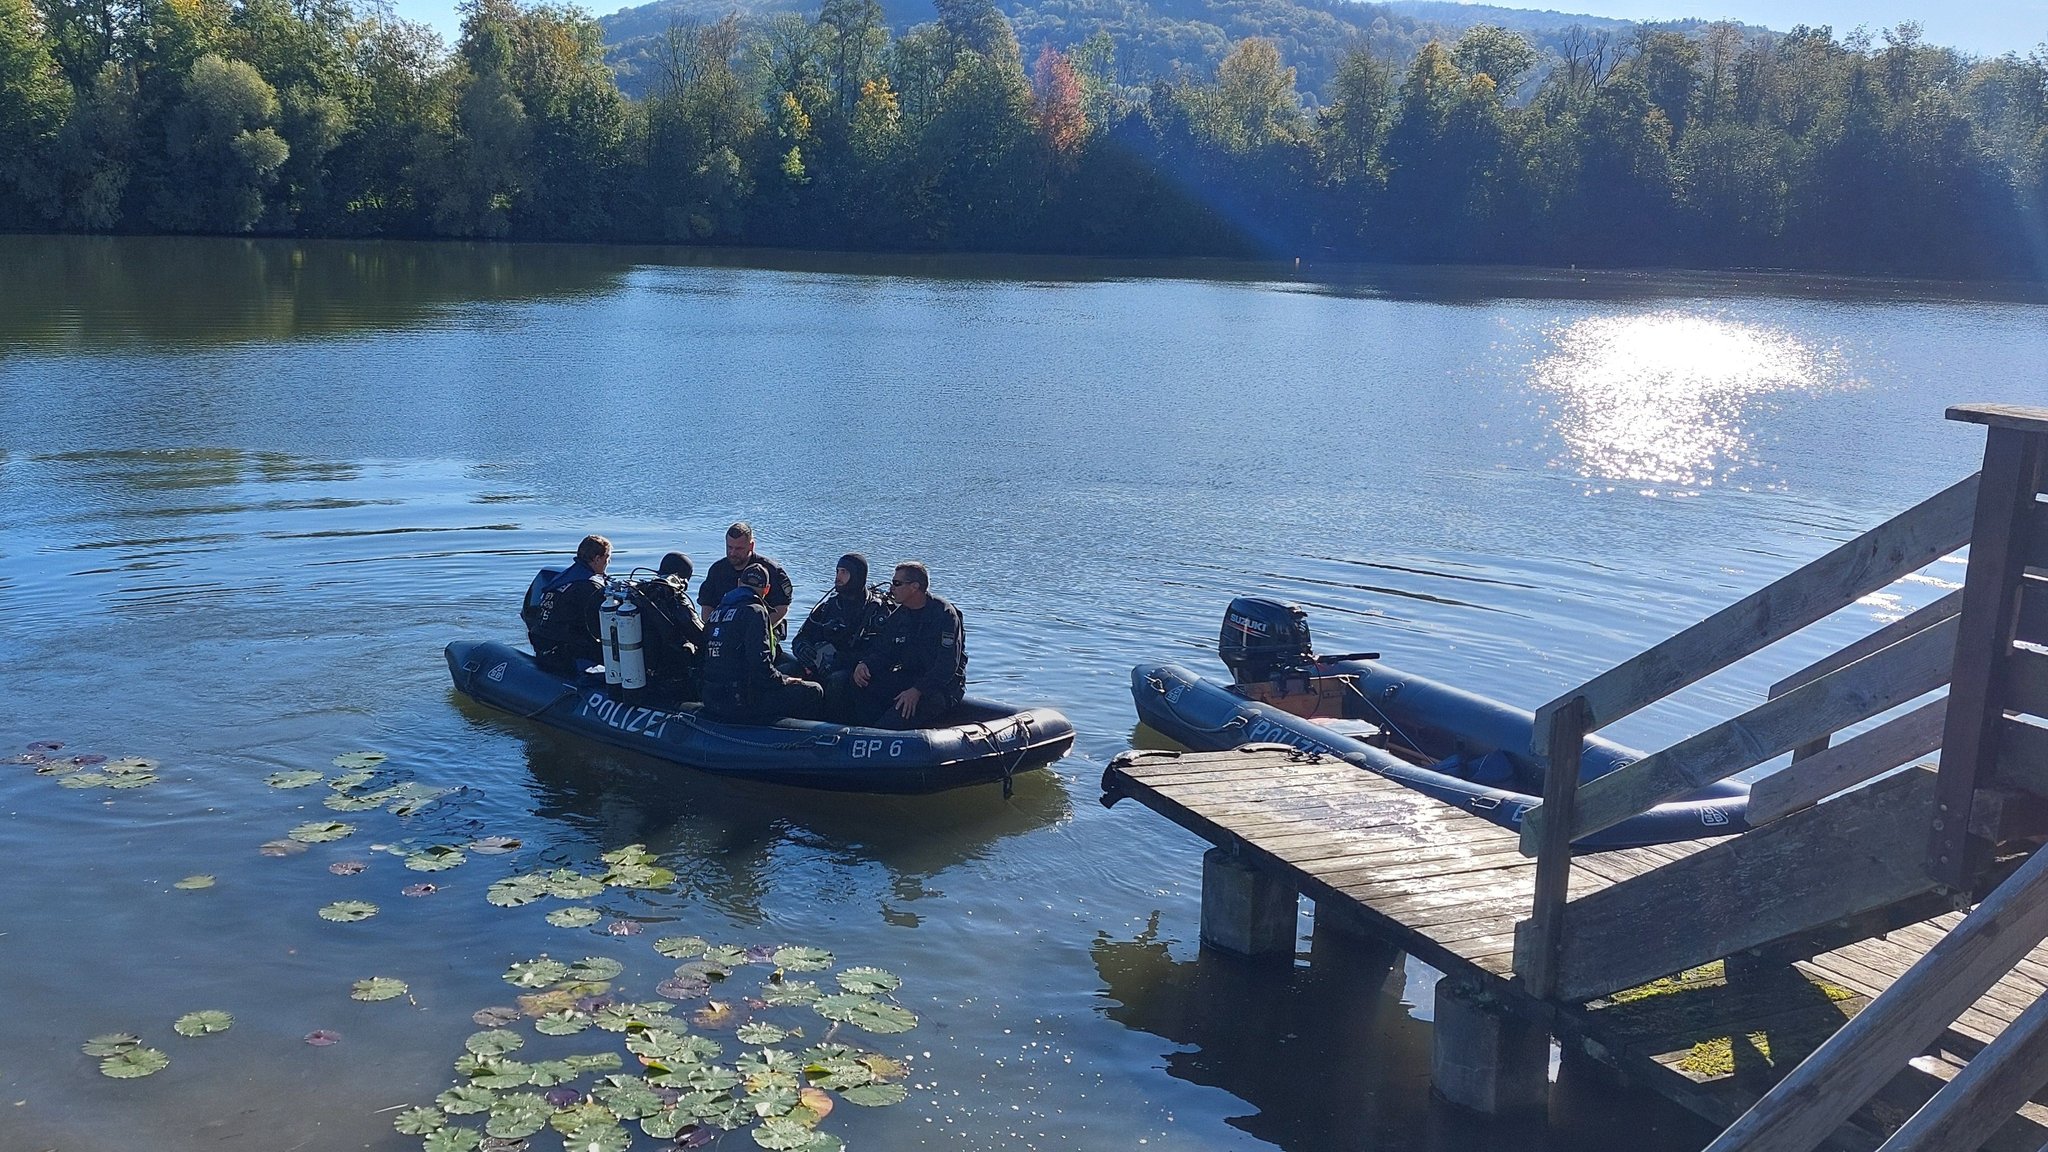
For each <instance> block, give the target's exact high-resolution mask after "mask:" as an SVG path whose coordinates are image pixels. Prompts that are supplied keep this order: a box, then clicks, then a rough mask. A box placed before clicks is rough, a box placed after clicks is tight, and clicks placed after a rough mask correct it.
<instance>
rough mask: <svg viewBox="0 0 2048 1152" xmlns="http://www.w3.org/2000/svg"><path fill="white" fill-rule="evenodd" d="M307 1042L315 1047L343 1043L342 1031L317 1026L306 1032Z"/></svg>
mask: <svg viewBox="0 0 2048 1152" xmlns="http://www.w3.org/2000/svg"><path fill="white" fill-rule="evenodd" d="M357 999H362V997H357ZM306 1043H308V1044H311V1045H312V1046H313V1047H315V1048H325V1047H327V1046H328V1045H329V1044H339V1043H341V1033H339V1032H336V1031H334V1030H333V1029H331V1028H315V1029H313V1030H312V1031H311V1032H308V1033H306Z"/></svg>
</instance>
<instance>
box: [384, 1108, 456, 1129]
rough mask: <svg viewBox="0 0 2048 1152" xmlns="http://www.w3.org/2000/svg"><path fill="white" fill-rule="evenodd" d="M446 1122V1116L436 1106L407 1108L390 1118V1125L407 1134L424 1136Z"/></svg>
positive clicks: (444, 1125) (445, 1124)
mask: <svg viewBox="0 0 2048 1152" xmlns="http://www.w3.org/2000/svg"><path fill="white" fill-rule="evenodd" d="M447 1124H448V1117H446V1116H443V1115H442V1114H441V1110H440V1109H438V1108H407V1109H406V1110H405V1111H403V1112H400V1113H399V1114H398V1115H396V1116H393V1117H392V1118H391V1126H392V1127H393V1128H396V1129H398V1130H399V1131H400V1132H401V1133H403V1134H405V1135H407V1136H425V1135H426V1134H427V1133H429V1132H432V1131H434V1130H436V1129H438V1128H443V1127H446V1126H447Z"/></svg>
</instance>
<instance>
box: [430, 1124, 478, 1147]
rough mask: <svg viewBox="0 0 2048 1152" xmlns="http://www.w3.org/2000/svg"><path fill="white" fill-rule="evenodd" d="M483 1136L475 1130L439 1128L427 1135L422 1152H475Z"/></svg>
mask: <svg viewBox="0 0 2048 1152" xmlns="http://www.w3.org/2000/svg"><path fill="white" fill-rule="evenodd" d="M482 1142H483V1134H482V1133H481V1132H478V1131H477V1130H476V1129H474V1128H453V1127H450V1128H438V1129H436V1130H434V1131H432V1132H429V1133H428V1134H427V1138H426V1140H425V1141H424V1142H422V1143H421V1144H420V1152H475V1149H476V1147H477V1145H478V1144H480V1143H482Z"/></svg>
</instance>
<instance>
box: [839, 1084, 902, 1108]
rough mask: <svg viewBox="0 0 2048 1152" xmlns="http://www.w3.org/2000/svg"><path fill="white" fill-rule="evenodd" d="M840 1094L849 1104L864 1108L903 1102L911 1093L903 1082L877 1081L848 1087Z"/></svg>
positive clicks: (883, 1106)
mask: <svg viewBox="0 0 2048 1152" xmlns="http://www.w3.org/2000/svg"><path fill="white" fill-rule="evenodd" d="M840 1095H841V1096H844V1097H845V1098H846V1102H847V1103H848V1104H858V1105H860V1106H861V1107H863V1108H885V1107H887V1106H889V1105H891V1104H901V1103H903V1101H904V1099H905V1098H906V1097H908V1096H909V1095H910V1093H909V1091H908V1090H907V1089H905V1088H904V1087H903V1085H901V1084H879V1083H877V1084H863V1085H861V1086H860V1087H858V1088H848V1089H846V1090H844V1091H842V1092H840Z"/></svg>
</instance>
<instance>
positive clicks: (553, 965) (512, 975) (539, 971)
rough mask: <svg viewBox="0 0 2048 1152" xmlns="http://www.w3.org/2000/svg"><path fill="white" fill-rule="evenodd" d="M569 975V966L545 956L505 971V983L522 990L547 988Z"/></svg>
mask: <svg viewBox="0 0 2048 1152" xmlns="http://www.w3.org/2000/svg"><path fill="white" fill-rule="evenodd" d="M568 974H569V966H568V965H567V964H564V963H562V962H561V961H559V960H550V959H548V958H546V957H545V956H543V957H541V958H540V959H538V960H521V961H520V962H518V963H517V964H514V965H512V967H510V968H507V969H506V970H505V981H506V983H508V984H512V985H515V986H517V987H520V988H545V987H547V986H548V985H550V984H553V983H554V982H555V981H557V980H560V979H562V978H563V977H564V976H567V975H568Z"/></svg>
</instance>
